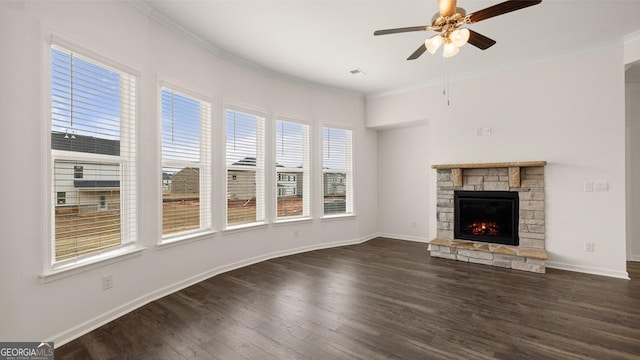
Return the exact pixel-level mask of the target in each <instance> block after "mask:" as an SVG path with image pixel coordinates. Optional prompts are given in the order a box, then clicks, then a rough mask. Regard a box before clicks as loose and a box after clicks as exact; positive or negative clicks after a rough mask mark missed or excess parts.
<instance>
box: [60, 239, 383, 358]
mask: <svg viewBox="0 0 640 360" xmlns="http://www.w3.org/2000/svg"><path fill="white" fill-rule="evenodd" d="M376 237H378V234H371V235H367V236H363V237H361V238H359V239H352V240H344V241H337V242H329V243H321V244H313V245H308V246H302V247H299V248H294V249H287V250H281V251H274V252H271V253H268V254H264V255H260V256H256V257H253V258H250V259H246V260H242V261H238V262H235V263H231V264H227V265H223V266H219V267H217V268H214V269H211V270H209V271H206V272H204V273H201V274H198V275H195V276H192V277H190V278H187V279H185V280H183V281H179V282H177V283H175V284H172V285H169V286H166V287H164V288H161V289H158V290H156V291H153V292H150V293H148V294H146V295H143V296H140V297H139V298H137V299H134V300H132V301H129V302H127V303H125V304H123V305H121V306H118V307H117V308H115V309H113V310H111V311H108V312H106V313H104V314H102V315H99V316H96V317H94V318H93V319H91V320H88V321H86V322H84V323H82V324H80V325H78V326H75V327H73V328H71V329H69V330H66V331H63V332H61V333H59V334H57V335H54V336H52V337H50V338H49V339H50V340H49V341H53V342H54V344H55V347H56V348H58V347H60V346H62V345H64V344H66V343H68V342H70V341H72V340H74V339H77V338H79V337H80V336H82V335H85V334H87V333H89V332H91V331H93V330H95V329H97V328H99V327H100V326H103V325H105V324H107V323H109V322H111V321H113V320H115V319H117V318H119V317H121V316H123V315H126V314H128V313H130V312H131V311H133V310H135V309H138V308H140V307H142V306H144V305H146V304H148V303H150V302H152V301H155V300H158V299H160V298H162V297H165V296H167V295H170V294H173V293H174V292H177V291H180V290H182V289H184V288H187V287H189V286H191V285H194V284H197V283H199V282H201V281H204V280H207V279H209V278H211V277H213V276H216V275H219V274H222V273H225V272H227V271H231V270H235V269H239V268H242V267H245V266H249V265H252V264H256V263H259V262H262V261H265V260H270V259H275V258H279V257H283V256H288V255H294V254H300V253H304V252H308V251H314V250H321V249H328V248H333V247H340V246H347V245H356V244H361V243H364V242H366V241H369V240H371V239H374V238H376Z"/></svg>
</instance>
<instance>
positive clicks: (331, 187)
mask: <svg viewBox="0 0 640 360" xmlns="http://www.w3.org/2000/svg"><path fill="white" fill-rule="evenodd" d="M352 142H353V140H352V135H351V130H345V129H336V128H327V127H325V128H322V187H323V195H324V199H323V208H324V214H325V215H336V214H351V213H353V175H352V174H353V172H352Z"/></svg>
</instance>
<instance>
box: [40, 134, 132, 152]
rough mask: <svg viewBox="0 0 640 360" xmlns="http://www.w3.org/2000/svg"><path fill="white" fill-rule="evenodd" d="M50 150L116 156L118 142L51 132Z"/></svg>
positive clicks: (118, 148) (118, 150)
mask: <svg viewBox="0 0 640 360" xmlns="http://www.w3.org/2000/svg"><path fill="white" fill-rule="evenodd" d="M65 136H66V138H65ZM74 137H75V138H74ZM51 149H53V150H64V151H75V152H83V153H91V154H101V155H115V156H118V155H120V141H119V140H110V139H102V138H98V137H93V136H86V135H75V134H74V135H73V137H72V135H71V134H67V133H63V132H59V131H52V132H51Z"/></svg>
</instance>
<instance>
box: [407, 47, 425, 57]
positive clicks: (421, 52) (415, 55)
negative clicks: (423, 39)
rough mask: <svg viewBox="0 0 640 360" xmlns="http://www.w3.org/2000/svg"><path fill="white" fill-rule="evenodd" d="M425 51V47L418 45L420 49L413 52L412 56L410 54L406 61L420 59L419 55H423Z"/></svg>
mask: <svg viewBox="0 0 640 360" xmlns="http://www.w3.org/2000/svg"><path fill="white" fill-rule="evenodd" d="M425 51H427V46H426V45H425V44H424V43H423V44H422V45H420V47H419V48H418V49H417V50H416V51H414V52H413V54H411V55H410V56H409V57H408V58H407V60H415V59H417V58H419V57H420V55H422V54H424V52H425Z"/></svg>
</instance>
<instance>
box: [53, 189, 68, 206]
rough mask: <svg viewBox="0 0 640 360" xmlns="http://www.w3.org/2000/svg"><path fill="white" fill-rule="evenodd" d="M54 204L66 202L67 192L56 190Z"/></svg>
mask: <svg viewBox="0 0 640 360" xmlns="http://www.w3.org/2000/svg"><path fill="white" fill-rule="evenodd" d="M56 199H57V201H56V204H58V205H64V204H66V203H67V193H66V192H64V191H58V192H57V193H56Z"/></svg>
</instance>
